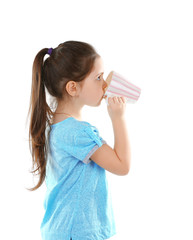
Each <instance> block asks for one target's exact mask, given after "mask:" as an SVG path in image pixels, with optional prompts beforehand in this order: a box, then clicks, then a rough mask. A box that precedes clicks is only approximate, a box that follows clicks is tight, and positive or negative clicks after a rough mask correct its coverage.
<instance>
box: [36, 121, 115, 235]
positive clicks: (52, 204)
mask: <svg viewBox="0 0 193 240" xmlns="http://www.w3.org/2000/svg"><path fill="white" fill-rule="evenodd" d="M49 130H51V131H47V133H48V134H47V150H48V155H47V165H46V179H45V181H46V186H47V191H46V196H45V200H44V208H45V215H44V218H43V221H42V223H41V227H40V229H41V235H42V239H43V240H70V239H71V238H72V240H104V239H108V238H110V237H112V236H113V235H115V234H116V227H115V221H114V214H113V208H112V201H111V193H110V191H109V189H108V182H107V178H106V170H105V169H104V168H102V167H100V166H99V165H97V164H96V163H95V162H93V161H92V160H90V157H91V156H92V154H93V153H94V152H95V151H96V150H97V149H98V148H99V147H101V146H102V145H103V144H104V143H106V141H104V140H103V139H102V138H101V137H100V136H99V131H98V130H97V128H96V127H94V126H92V125H91V124H90V123H88V122H84V121H78V120H76V119H75V118H73V117H69V118H67V119H65V120H63V121H61V122H59V123H56V124H53V125H51V127H50V128H49Z"/></svg>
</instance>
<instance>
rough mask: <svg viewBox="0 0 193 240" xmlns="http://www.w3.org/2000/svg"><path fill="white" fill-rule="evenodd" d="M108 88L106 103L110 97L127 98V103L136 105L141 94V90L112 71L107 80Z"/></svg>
mask: <svg viewBox="0 0 193 240" xmlns="http://www.w3.org/2000/svg"><path fill="white" fill-rule="evenodd" d="M106 82H107V85H108V86H107V87H106V89H105V94H104V96H103V98H105V100H106V103H107V104H108V98H109V97H114V96H118V97H125V100H126V103H136V102H137V100H138V99H139V96H140V94H141V89H140V88H139V87H137V86H136V85H134V84H133V83H131V82H130V81H128V80H127V79H126V78H124V77H123V76H121V75H120V74H119V73H117V72H115V71H111V72H110V73H109V75H108V77H107V79H106Z"/></svg>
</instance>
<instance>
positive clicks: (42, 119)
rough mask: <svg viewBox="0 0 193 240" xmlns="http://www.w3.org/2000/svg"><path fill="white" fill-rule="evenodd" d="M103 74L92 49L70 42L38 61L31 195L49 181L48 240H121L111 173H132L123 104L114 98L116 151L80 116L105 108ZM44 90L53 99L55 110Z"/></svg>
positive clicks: (32, 123)
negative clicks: (34, 179)
mask: <svg viewBox="0 0 193 240" xmlns="http://www.w3.org/2000/svg"><path fill="white" fill-rule="evenodd" d="M46 54H48V55H49V56H48V58H47V59H46V60H45V61H44V57H45V55H46ZM103 74H104V69H103V62H102V59H101V57H100V55H99V54H98V53H97V52H96V51H95V49H94V48H93V47H92V46H91V45H90V44H88V43H84V42H78V41H67V42H64V43H62V44H60V45H59V46H58V47H57V48H54V49H52V48H49V49H48V48H44V49H42V50H41V51H39V52H38V54H37V55H36V57H35V60H34V63H33V73H32V89H31V100H30V109H29V110H30V111H31V112H30V125H29V137H30V142H31V145H30V146H31V149H30V150H31V154H32V162H33V169H34V168H35V167H36V168H35V170H34V171H32V173H35V172H37V173H38V174H39V181H38V183H37V185H36V186H35V187H34V188H31V189H30V190H32V191H33V190H36V189H38V188H39V187H40V186H41V185H42V183H43V182H44V180H45V182H46V186H47V192H46V196H45V201H44V208H45V215H44V217H43V220H42V223H41V227H40V229H41V236H42V239H43V240H103V239H108V238H110V237H112V236H113V235H115V234H116V228H115V221H114V214H113V209H112V202H111V195H110V192H109V191H108V182H107V179H106V171H105V170H107V171H109V172H111V173H114V174H117V175H120V176H123V175H126V174H128V172H129V169H130V158H131V156H130V144H129V139H128V135H127V128H126V122H125V117H124V113H125V108H126V101H125V98H124V97H111V98H109V99H108V106H107V110H108V114H109V116H110V119H111V121H112V126H113V130H114V149H112V148H111V147H110V146H109V145H108V144H107V143H106V141H105V140H104V139H103V138H102V137H101V136H100V134H99V131H98V129H97V128H96V127H95V126H93V125H91V124H90V123H88V122H86V121H83V120H82V116H81V110H82V108H83V106H84V105H88V106H93V107H96V106H99V105H100V103H101V101H102V99H103V96H104V93H105V89H106V88H107V83H106V82H105V81H104V79H103ZM45 89H47V91H48V92H49V94H50V95H51V96H52V97H53V98H54V99H55V103H56V108H55V110H54V111H53V110H51V108H50V107H49V106H48V104H47V102H46V91H45Z"/></svg>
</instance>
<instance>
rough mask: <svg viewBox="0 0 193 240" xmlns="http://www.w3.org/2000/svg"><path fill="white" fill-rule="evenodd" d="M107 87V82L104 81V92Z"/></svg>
mask: <svg viewBox="0 0 193 240" xmlns="http://www.w3.org/2000/svg"><path fill="white" fill-rule="evenodd" d="M107 87H108V84H107V82H106V81H105V80H104V82H103V90H104V91H106V88H107Z"/></svg>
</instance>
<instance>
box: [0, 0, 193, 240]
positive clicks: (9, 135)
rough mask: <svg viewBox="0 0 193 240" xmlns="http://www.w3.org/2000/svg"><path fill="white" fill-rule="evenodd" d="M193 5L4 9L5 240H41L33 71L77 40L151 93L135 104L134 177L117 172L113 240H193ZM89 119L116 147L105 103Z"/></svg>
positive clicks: (57, 4) (130, 115) (64, 4)
mask: <svg viewBox="0 0 193 240" xmlns="http://www.w3.org/2000/svg"><path fill="white" fill-rule="evenodd" d="M191 4H192V1H188V0H183V1H182V0H181V1H178V0H175V1H174V0H173V1H172V0H162V1H156V0H154V1H153V0H147V1H142V0H132V1H123V0H119V1H112V0H111V1H109V0H106V1H105V0H103V1H102V0H97V1H91V0H90V1H89V0H87V1H85V0H81V1H78V0H77V1H48V0H47V1H44V0H42V1H41V0H38V1H37V0H33V1H21V0H17V1H4V2H2V3H1V6H0V24H1V39H0V41H1V44H0V61H1V64H0V66H1V94H0V98H1V99H0V102H1V119H0V121H1V122H0V123H1V174H0V183H1V197H0V213H1V214H0V216H1V231H0V238H1V239H28V240H32V239H37V240H40V230H39V227H40V223H41V221H42V217H43V214H44V209H43V199H44V194H45V186H42V187H41V188H40V189H38V190H37V191H35V192H29V191H27V190H26V189H25V188H27V187H32V186H33V181H32V176H31V174H30V173H29V170H30V169H31V155H30V151H29V147H28V128H27V127H28V125H27V120H26V118H27V112H28V107H29V98H30V89H31V70H32V62H33V60H34V57H35V55H36V53H37V52H38V51H39V50H41V49H42V48H44V47H53V48H55V47H57V46H58V44H59V43H62V42H65V41H67V40H79V41H85V42H88V43H90V44H92V45H93V46H94V47H95V48H96V50H97V51H98V52H99V54H100V55H101V57H102V58H103V61H104V64H105V77H106V76H107V74H108V73H109V72H110V71H111V70H115V71H117V72H119V73H120V74H122V75H123V76H125V77H127V79H128V80H130V81H132V82H133V83H134V84H136V85H137V86H139V87H140V88H141V89H142V93H141V97H140V99H139V101H138V102H137V103H136V104H127V110H126V118H127V123H128V134H129V137H130V142H131V148H132V166H131V171H130V173H129V174H128V175H126V176H122V177H121V176H117V175H113V174H111V173H109V172H107V176H108V180H109V188H110V189H111V191H112V200H113V206H114V212H115V217H116V225H117V234H116V235H115V236H113V237H112V238H111V239H112V240H128V239H130V240H141V239H148V240H155V239H156V240H163V239H166V240H167V239H168V240H170V239H177V240H178V239H186V240H192V239H193V231H192V230H193V204H192V203H193V186H192V185H193V147H192V143H193V114H192V109H193V108H192V105H193V94H192V91H193V90H192V89H193V85H192V81H193V14H192V13H193V7H192V5H191ZM83 118H84V120H85V121H89V122H90V123H92V124H93V125H95V126H96V127H97V128H98V129H99V132H100V135H101V136H102V137H103V138H104V139H105V140H106V141H107V143H108V144H109V145H111V147H113V144H114V140H113V137H114V135H113V130H112V126H111V121H110V118H109V116H108V112H107V109H106V103H105V101H104V100H103V102H102V104H101V106H99V107H98V108H91V107H88V106H85V108H84V109H83Z"/></svg>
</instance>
